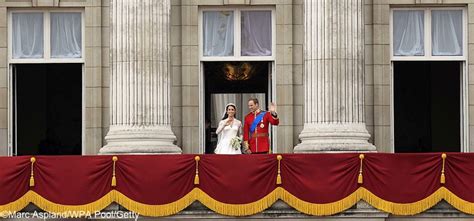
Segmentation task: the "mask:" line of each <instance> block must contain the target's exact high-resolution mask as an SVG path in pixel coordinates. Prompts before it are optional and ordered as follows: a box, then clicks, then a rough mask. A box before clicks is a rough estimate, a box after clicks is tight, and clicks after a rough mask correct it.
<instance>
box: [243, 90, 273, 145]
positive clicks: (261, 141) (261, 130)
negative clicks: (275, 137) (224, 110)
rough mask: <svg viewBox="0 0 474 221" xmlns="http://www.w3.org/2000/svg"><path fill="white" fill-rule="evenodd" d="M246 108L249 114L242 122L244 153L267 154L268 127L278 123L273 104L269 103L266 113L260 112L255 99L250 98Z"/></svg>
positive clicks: (268, 143)
mask: <svg viewBox="0 0 474 221" xmlns="http://www.w3.org/2000/svg"><path fill="white" fill-rule="evenodd" d="M248 106H249V109H250V113H249V114H247V116H245V121H244V145H243V146H244V153H256V154H258V153H268V152H269V150H270V141H269V139H268V131H269V128H270V127H269V126H270V124H271V125H275V126H276V125H278V124H279V123H280V120H279V119H278V115H277V112H276V107H275V104H274V103H271V104H270V106H269V107H268V111H262V110H260V108H259V104H258V100H257V98H251V99H249V102H248Z"/></svg>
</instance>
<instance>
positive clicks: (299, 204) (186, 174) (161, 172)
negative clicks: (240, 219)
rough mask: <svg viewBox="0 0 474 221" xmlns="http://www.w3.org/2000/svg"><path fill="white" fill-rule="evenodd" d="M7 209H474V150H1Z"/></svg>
mask: <svg viewBox="0 0 474 221" xmlns="http://www.w3.org/2000/svg"><path fill="white" fill-rule="evenodd" d="M0 168H1V169H0V215H1V214H8V213H11V212H14V211H20V210H21V209H23V208H24V207H26V206H27V205H28V204H29V203H33V204H35V205H37V206H38V207H39V208H41V209H43V210H45V211H48V212H51V213H64V212H67V211H77V212H90V213H94V212H96V211H100V210H102V209H104V208H105V207H107V206H108V205H110V204H111V203H113V202H116V203H118V204H120V205H122V206H124V207H125V208H127V209H129V210H130V211H133V212H136V213H138V214H141V215H144V216H168V215H173V214H176V213H178V212H179V211H181V210H183V209H184V208H186V207H187V206H189V205H190V204H191V203H192V202H194V201H196V200H197V201H200V202H201V203H203V204H204V205H205V206H206V207H208V208H209V209H211V210H213V211H215V212H216V213H220V214H224V215H230V216H246V215H252V214H255V213H258V212H261V211H263V210H265V209H267V208H268V207H270V206H271V205H272V204H273V203H275V201H277V200H282V201H284V202H286V203H287V204H288V205H290V206H291V207H293V208H295V209H296V210H298V211H301V212H303V213H305V214H310V215H319V216H321V215H332V214H336V213H339V212H342V211H344V210H346V209H348V208H350V207H351V206H353V205H354V204H356V203H357V202H358V201H359V200H365V201H366V202H368V203H369V204H370V205H372V206H374V207H375V208H377V209H380V210H382V211H385V212H388V213H392V214H396V215H413V214H417V213H420V212H423V211H425V210H427V209H429V208H430V207H432V206H434V205H435V204H437V203H438V202H439V201H441V200H446V201H447V202H448V203H449V204H451V205H452V206H454V207H455V208H456V209H458V210H460V211H462V212H464V213H469V214H474V194H473V193H474V154H471V153H446V154H442V153H429V154H384V153H365V154H359V153H345V154H281V155H276V154H269V155H239V156H235V155H144V156H137V155H133V156H127V155H119V156H56V157H53V156H35V157H31V156H23V157H0Z"/></svg>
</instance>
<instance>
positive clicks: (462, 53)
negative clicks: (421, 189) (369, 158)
mask: <svg viewBox="0 0 474 221" xmlns="http://www.w3.org/2000/svg"><path fill="white" fill-rule="evenodd" d="M473 15H474V1H473V0H314V1H313V0H159V1H157V0H139V1H136V0H0V156H21V155H96V154H127V153H133V154H161V153H178V154H179V153H183V154H204V153H209V154H212V153H213V151H214V148H215V146H216V142H217V135H216V134H215V129H216V127H217V124H218V122H219V120H221V118H222V112H223V109H224V107H225V105H226V104H227V103H229V102H232V103H235V104H236V108H237V118H238V119H241V120H242V119H243V117H244V116H245V115H246V114H247V113H248V112H249V110H248V107H247V101H248V99H249V98H253V97H255V98H258V99H259V101H260V106H261V107H262V109H266V108H267V106H268V105H269V104H270V102H274V103H276V106H277V112H278V116H279V118H280V125H278V126H275V127H272V129H271V133H270V140H271V149H272V150H271V151H272V152H273V153H320V152H352V151H357V152H361V151H370V152H375V151H377V152H387V153H406V152H473V151H474V120H472V119H474V118H472V116H470V113H471V112H474V94H473V93H474V56H471V57H469V54H470V52H471V51H474V16H473ZM471 92H473V93H471ZM358 206H359V205H358ZM360 208H362V209H359V210H357V209H355V210H354V211H356V212H354V211H352V210H350V211H349V212H345V213H346V215H343V216H341V217H339V218H341V219H342V218H344V217H346V218H351V219H354V220H357V219H361V218H368V219H373V220H384V219H387V220H399V219H400V220H402V219H404V218H397V217H388V216H385V215H383V214H382V213H377V212H374V211H373V210H372V209H370V207H369V206H367V208H364V205H363V204H361V205H360ZM277 210H278V209H277ZM351 211H352V212H351ZM357 211H359V212H357ZM360 211H365V212H360ZM367 211H369V212H367ZM436 211H438V212H436ZM440 211H441V212H440ZM354 214H355V215H354ZM358 214H359V215H358ZM361 214H362V215H361ZM374 214H375V215H374ZM443 214H444V215H443ZM446 214H449V215H448V217H450V218H449V220H452V219H454V218H459V219H461V218H466V217H467V216H466V215H463V214H462V213H459V212H456V210H453V209H451V208H450V207H445V206H444V205H440V206H439V208H435V209H434V210H433V211H431V212H427V213H425V214H422V215H420V217H418V218H419V219H425V220H428V219H431V218H432V217H437V218H439V217H443V216H446ZM183 216H184V215H183ZM262 217H265V216H264V215H263V216H262Z"/></svg>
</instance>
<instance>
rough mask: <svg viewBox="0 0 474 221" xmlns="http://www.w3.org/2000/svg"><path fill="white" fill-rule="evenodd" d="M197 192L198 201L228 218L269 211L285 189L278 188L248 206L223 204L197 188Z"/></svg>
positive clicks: (247, 204)
mask: <svg viewBox="0 0 474 221" xmlns="http://www.w3.org/2000/svg"><path fill="white" fill-rule="evenodd" d="M195 190H197V200H199V202H201V203H202V204H204V206H206V207H207V208H209V209H211V210H212V211H214V212H216V213H219V214H222V215H227V216H250V215H253V214H256V213H259V212H262V211H264V210H265V209H268V208H269V207H270V206H271V205H272V204H273V203H275V202H276V201H277V200H278V199H280V196H281V193H282V191H283V188H281V187H277V188H276V189H275V190H273V191H272V192H270V193H269V194H267V195H266V196H264V197H263V198H262V199H259V200H257V201H255V202H252V203H246V204H228V203H222V202H220V201H217V200H215V199H213V198H212V197H210V196H209V195H207V193H205V192H204V191H202V190H201V189H198V188H195Z"/></svg>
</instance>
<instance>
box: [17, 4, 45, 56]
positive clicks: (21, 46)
mask: <svg viewBox="0 0 474 221" xmlns="http://www.w3.org/2000/svg"><path fill="white" fill-rule="evenodd" d="M12 37H13V40H12V52H13V58H42V57H43V13H13V15H12Z"/></svg>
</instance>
